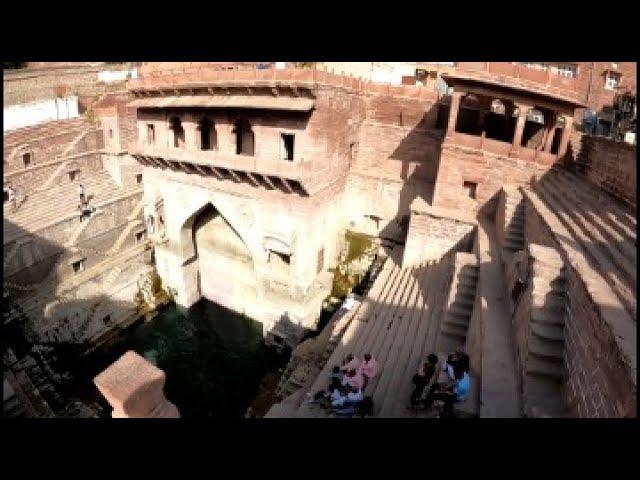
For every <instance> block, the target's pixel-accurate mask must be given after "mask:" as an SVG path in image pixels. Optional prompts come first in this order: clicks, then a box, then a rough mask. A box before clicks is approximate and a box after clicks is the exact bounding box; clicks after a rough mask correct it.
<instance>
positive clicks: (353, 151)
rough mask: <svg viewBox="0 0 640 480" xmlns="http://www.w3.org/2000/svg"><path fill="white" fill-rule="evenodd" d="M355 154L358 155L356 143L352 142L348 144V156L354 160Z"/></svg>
mask: <svg viewBox="0 0 640 480" xmlns="http://www.w3.org/2000/svg"><path fill="white" fill-rule="evenodd" d="M357 155H358V144H357V143H352V144H351V145H349V156H350V158H351V160H355V159H356V156H357Z"/></svg>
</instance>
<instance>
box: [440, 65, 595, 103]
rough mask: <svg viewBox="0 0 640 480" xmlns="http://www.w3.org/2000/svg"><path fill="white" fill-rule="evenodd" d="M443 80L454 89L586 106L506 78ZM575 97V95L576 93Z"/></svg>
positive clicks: (461, 75) (458, 75)
mask: <svg viewBox="0 0 640 480" xmlns="http://www.w3.org/2000/svg"><path fill="white" fill-rule="evenodd" d="M442 78H443V80H444V81H445V82H446V83H447V85H449V86H453V87H455V86H456V85H458V86H479V87H484V88H487V89H496V88H499V89H500V90H502V91H503V92H505V93H507V94H508V93H509V92H512V94H513V95H517V96H528V97H531V96H533V97H534V98H535V97H538V98H540V99H542V100H543V101H546V102H552V103H556V104H560V105H561V106H563V107H565V108H567V107H568V108H585V107H586V106H587V105H586V104H585V103H583V102H581V101H579V100H578V99H577V98H576V97H573V96H570V95H567V94H562V93H559V92H553V91H549V90H544V89H543V88H542V86H540V87H538V86H536V85H534V84H533V83H532V82H530V83H529V84H527V85H526V86H525V85H518V84H516V83H515V82H516V81H517V79H514V80H513V81H510V80H509V79H508V77H500V76H496V75H491V74H481V75H477V76H476V75H474V74H471V73H459V72H456V73H443V74H442ZM576 95H577V93H576Z"/></svg>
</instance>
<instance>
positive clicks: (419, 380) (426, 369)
mask: <svg viewBox="0 0 640 480" xmlns="http://www.w3.org/2000/svg"><path fill="white" fill-rule="evenodd" d="M437 364H438V356H437V355H435V354H433V353H431V354H429V356H428V357H427V361H426V362H424V363H423V364H422V365H421V366H420V369H419V370H418V373H416V374H415V375H414V376H413V378H412V379H411V381H412V382H413V384H414V385H415V388H414V389H413V392H412V393H411V398H410V402H411V408H417V406H418V402H419V401H420V399H421V398H422V394H423V392H424V388H425V387H426V386H427V385H429V382H431V378H433V374H434V373H435V372H436V366H437Z"/></svg>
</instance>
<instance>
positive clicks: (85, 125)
mask: <svg viewBox="0 0 640 480" xmlns="http://www.w3.org/2000/svg"><path fill="white" fill-rule="evenodd" d="M91 128H95V127H94V126H93V125H92V124H91V123H90V122H89V121H87V119H86V118H84V117H78V118H74V119H70V120H56V121H51V122H46V123H42V124H38V125H33V126H30V127H24V128H18V129H15V130H11V131H10V132H4V141H3V143H4V148H5V151H9V150H13V149H14V148H19V147H20V146H21V145H23V144H25V143H29V142H33V141H34V140H37V139H40V138H43V137H53V136H57V135H63V134H67V133H73V132H76V131H77V132H80V131H83V130H85V129H91ZM12 153H13V151H12Z"/></svg>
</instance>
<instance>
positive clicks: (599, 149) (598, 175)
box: [579, 135, 638, 207]
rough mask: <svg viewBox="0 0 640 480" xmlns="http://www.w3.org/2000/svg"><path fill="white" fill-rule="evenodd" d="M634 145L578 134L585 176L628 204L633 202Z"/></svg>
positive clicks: (634, 181)
mask: <svg viewBox="0 0 640 480" xmlns="http://www.w3.org/2000/svg"><path fill="white" fill-rule="evenodd" d="M637 161H638V159H637V156H636V147H634V146H632V145H628V144H626V143H623V142H614V141H613V140H609V139H607V138H602V137H591V136H587V135H583V136H582V148H581V155H580V158H579V162H580V164H581V165H582V166H583V167H584V169H585V171H584V173H585V174H586V176H587V178H588V179H589V180H590V181H591V182H593V183H594V184H596V185H597V186H599V187H600V188H602V189H603V190H604V191H606V192H608V193H610V194H611V195H613V196H615V197H616V198H618V199H620V200H622V201H623V202H625V203H626V204H628V205H631V206H633V207H635V206H636V195H637V187H638V186H637V174H638V171H637Z"/></svg>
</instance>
